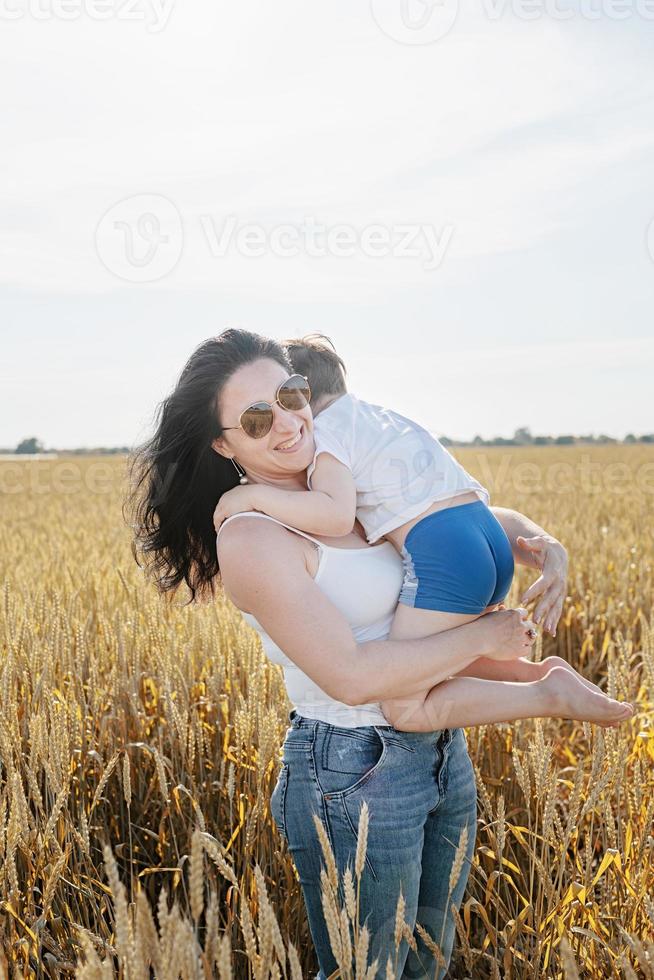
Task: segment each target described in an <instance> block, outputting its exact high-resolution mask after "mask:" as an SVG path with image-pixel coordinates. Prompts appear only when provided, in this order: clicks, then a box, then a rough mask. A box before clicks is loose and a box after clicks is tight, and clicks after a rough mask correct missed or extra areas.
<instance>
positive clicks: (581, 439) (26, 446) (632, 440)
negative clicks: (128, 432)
mask: <svg viewBox="0 0 654 980" xmlns="http://www.w3.org/2000/svg"><path fill="white" fill-rule="evenodd" d="M438 438H439V439H440V441H441V442H442V443H443V445H444V446H578V445H583V446H586V445H595V446H604V445H608V444H611V443H613V444H616V445H632V444H636V443H654V432H649V433H647V434H644V435H640V436H635V435H634V434H633V433H631V432H630V433H629V434H628V435H626V436H625V437H624V439H614V438H613V436H607V435H604V434H600V435H598V436H595V435H587V436H573V435H569V436H566V435H564V436H533V435H532V434H531V432H530V430H529V429H528V428H525V427H522V428H520V429H516V430H515V432H514V433H513V438H512V439H505V438H504V437H502V436H496V437H495V438H493V439H482V437H481V436H475V437H474V439H473V440H472V441H471V442H464V441H463V440H462V439H450V438H448V436H439V437H438ZM130 449H131V447H130V446H94V447H88V446H83V447H81V448H79V449H54V448H50V449H46V448H45V447H44V445H43V443H42V442H41V440H40V439H37V438H36V436H30V437H29V438H28V439H22V440H21V441H20V442H19V443H18V445H17V446H16V448H15V449H0V453H15V454H16V455H27V454H29V455H33V454H34V453H58V454H59V455H66V456H67V455H86V456H98V455H101V456H112V455H115V454H117V453H128V452H130Z"/></svg>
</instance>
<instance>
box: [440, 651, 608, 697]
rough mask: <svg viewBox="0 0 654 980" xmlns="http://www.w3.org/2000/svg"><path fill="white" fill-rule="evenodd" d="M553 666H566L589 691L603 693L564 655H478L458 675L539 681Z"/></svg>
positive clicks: (490, 678) (489, 679) (488, 678)
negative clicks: (541, 657)
mask: <svg viewBox="0 0 654 980" xmlns="http://www.w3.org/2000/svg"><path fill="white" fill-rule="evenodd" d="M552 667H564V668H565V669H566V670H568V671H570V673H571V674H574V675H575V677H578V678H579V680H580V681H581V682H582V683H583V684H585V685H586V687H587V688H588V690H589V691H595V692H599V693H600V694H603V693H604V692H603V691H602V689H601V687H598V686H597V684H593V682H592V681H589V680H588V679H587V678H586V677H584V676H583V675H582V674H580V673H579V672H578V671H576V670H575V668H574V667H573V666H572V664H569V663H568V662H567V660H564V659H563V658H562V657H556V656H552V657H545V659H544V660H539V661H535V660H530V659H529V657H517V658H516V659H515V660H493V659H492V658H491V657H477V659H476V660H473V662H472V663H471V664H468V666H467V667H464V668H463V670H459V671H457V673H456V675H455V676H456V677H481V678H483V679H484V680H487V681H538V680H540V679H541V677H544V676H545V674H547V673H548V672H549V671H550V670H551V669H552Z"/></svg>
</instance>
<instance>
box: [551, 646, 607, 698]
mask: <svg viewBox="0 0 654 980" xmlns="http://www.w3.org/2000/svg"><path fill="white" fill-rule="evenodd" d="M540 663H541V665H542V667H543V672H542V674H541V676H542V677H544V676H545V674H548V673H549V672H550V670H551V669H552V667H565V669H566V670H567V671H568V672H569V673H571V674H574V676H575V677H576V678H577V679H578V680H580V681H581V683H582V684H585V686H586V687H587V688H588V690H589V691H594V692H595V694H603V695H604V696H605V697H606V695H605V693H604V691H603V690H602V688H601V687H598V686H597V684H593V682H592V681H589V680H588V678H587V677H584V676H583V674H580V673H579V671H578V670H575V668H574V667H573V666H572V664H569V663H568V661H567V660H564V659H563V657H556V656H554V657H545V659H544V660H541V661H540Z"/></svg>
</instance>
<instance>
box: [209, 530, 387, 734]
mask: <svg viewBox="0 0 654 980" xmlns="http://www.w3.org/2000/svg"><path fill="white" fill-rule="evenodd" d="M235 517H260V518H263V519H265V520H268V521H275V523H276V524H281V525H282V526H283V527H286V528H288V530H289V531H293V532H294V533H295V534H299V535H301V536H302V537H303V538H308V539H309V541H313V542H314V544H316V545H317V546H318V549H319V561H318V571H317V572H316V574H315V576H314V582H316V584H317V585H319V587H320V588H321V590H322V591H323V592H324V593H325V595H326V596H327V598H328V599H330V600H331V602H333V603H334V605H335V606H336V607H337V609H340V611H341V613H342V614H343V616H345V618H346V619H347V621H348V623H349V626H350V629H351V630H352V636H353V637H354V639H355V641H356V642H357V643H365V642H366V641H368V640H384V639H386V637H387V636H388V633H389V630H390V627H391V622H392V619H393V614H394V612H395V608H396V606H397V600H398V596H399V594H400V590H401V588H402V580H403V567H402V559H401V558H400V556H399V554H398V553H397V551H396V550H395V548H394V547H393V545H392V544H391V542H390V541H384V542H383V543H382V544H378V545H375V546H370V545H368V546H364V547H362V548H334V547H332V546H330V545H327V544H325V543H324V542H323V541H318V540H317V539H316V538H313V537H311V535H310V534H306V532H304V531H300V530H298V528H296V527H291V526H290V525H289V524H284V522H283V521H278V520H277V519H276V518H274V517H270V516H269V515H268V514H262V513H261V512H260V511H245V512H243V513H241V514H233V515H232V517H228V518H227V519H226V520H225V521H223V523H222V524H221V525H220V529H219V531H218V535H220V532H221V531H222V529H223V528H224V527H225V525H226V524H228V523H229V522H230V521H232V520H234V518H235ZM216 540H217V539H216ZM242 615H243V618H244V619H245V621H246V622H247V623H248V624H249V625H250V626H252V627H253V628H254V629H255V630H257V632H258V633H259V634H260V636H261V640H262V643H263V649H264V653H265V654H266V656H267V657H268V659H269V660H271V661H272V662H273V663H275V664H281V666H282V668H283V671H284V683H285V685H286V691H287V694H288V698H289V701H290V702H291V704H292V705H293V707H295V709H296V710H297V712H298V713H299V714H301V715H304V716H305V717H307V718H319V719H320V720H321V721H326V722H329V724H332V725H340V726H342V727H346V728H356V727H357V726H358V725H388V721H387V720H386V718H385V717H384V714H383V712H382V710H381V708H380V706H379V702H378V701H377V702H373V703H369V704H360V705H355V706H353V705H349V704H345V703H344V702H342V701H336V700H335V699H334V698H331V697H330V696H329V695H328V694H327V693H326V692H325V691H323V690H322V689H321V688H320V687H318V685H317V684H316V683H315V681H313V680H312V679H311V678H310V677H309V676H308V675H307V674H305V673H304V672H303V671H301V670H300V668H299V667H298V666H296V664H295V663H293V661H292V660H291V659H290V658H289V657H287V656H286V654H285V653H284V652H283V651H282V650H280V648H279V647H278V646H277V644H276V643H275V642H274V640H272V639H271V637H270V636H269V635H268V634H267V633H266V632H265V630H264V629H263V628H262V626H261V625H260V624H259V623H258V622H257V620H256V619H255V617H254V616H253V615H252V614H251V613H242Z"/></svg>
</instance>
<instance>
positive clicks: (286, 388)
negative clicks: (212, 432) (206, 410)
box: [223, 374, 311, 439]
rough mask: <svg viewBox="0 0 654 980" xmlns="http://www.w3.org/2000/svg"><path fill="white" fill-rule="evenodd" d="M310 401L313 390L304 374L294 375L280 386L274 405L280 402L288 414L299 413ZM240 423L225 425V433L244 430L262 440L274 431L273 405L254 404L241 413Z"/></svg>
mask: <svg viewBox="0 0 654 980" xmlns="http://www.w3.org/2000/svg"><path fill="white" fill-rule="evenodd" d="M310 400H311V388H310V387H309V382H308V380H307V378H305V376H304V375H303V374H292V375H291V377H290V378H287V379H286V381H282V383H281V384H280V386H279V388H278V389H277V394H276V396H275V401H274V402H273V405H274V404H275V403H276V402H279V404H280V405H281V406H282V408H285V409H286V410H287V411H288V412H299V411H300V409H302V408H305V407H306V406H307V405H308V404H309V401H310ZM238 421H239V424H238V425H224V426H223V431H227V430H228V429H243V431H244V432H245V434H246V435H248V436H251V437H252V438H253V439H262V438H263V436H266V435H268V433H269V432H270V430H271V429H272V424H273V409H272V405H271V404H270V402H254V403H253V404H252V405H250V406H248V408H246V409H245V411H244V412H241V414H240V416H239V420H238Z"/></svg>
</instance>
